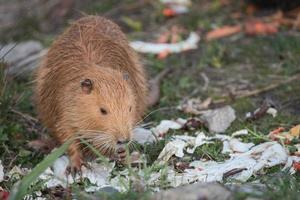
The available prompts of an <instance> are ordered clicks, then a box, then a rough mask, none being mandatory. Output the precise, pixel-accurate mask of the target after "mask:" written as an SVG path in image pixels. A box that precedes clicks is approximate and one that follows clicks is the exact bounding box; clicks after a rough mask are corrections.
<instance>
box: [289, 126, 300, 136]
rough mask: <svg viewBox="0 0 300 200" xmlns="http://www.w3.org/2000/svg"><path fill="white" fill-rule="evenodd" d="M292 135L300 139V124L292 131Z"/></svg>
mask: <svg viewBox="0 0 300 200" xmlns="http://www.w3.org/2000/svg"><path fill="white" fill-rule="evenodd" d="M290 134H291V135H292V136H294V137H299V135H300V124H299V125H297V126H294V127H293V128H291V129H290Z"/></svg>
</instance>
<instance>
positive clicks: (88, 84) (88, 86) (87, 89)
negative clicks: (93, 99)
mask: <svg viewBox="0 0 300 200" xmlns="http://www.w3.org/2000/svg"><path fill="white" fill-rule="evenodd" d="M80 84H81V89H82V91H83V92H84V93H85V94H90V93H91V91H92V89H93V83H92V81H91V79H84V80H83V81H81V82H80Z"/></svg>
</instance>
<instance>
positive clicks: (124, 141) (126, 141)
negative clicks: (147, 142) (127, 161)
mask: <svg viewBox="0 0 300 200" xmlns="http://www.w3.org/2000/svg"><path fill="white" fill-rule="evenodd" d="M128 142H129V140H128V139H119V140H118V141H117V144H118V145H122V144H127V143H128Z"/></svg>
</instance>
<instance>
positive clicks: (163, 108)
mask: <svg viewBox="0 0 300 200" xmlns="http://www.w3.org/2000/svg"><path fill="white" fill-rule="evenodd" d="M174 108H176V107H175V106H172V107H162V108H158V109H155V110H153V111H151V112H150V113H149V114H147V115H146V116H145V117H144V118H143V119H141V120H140V121H138V122H137V123H136V124H135V125H134V126H138V125H139V124H140V123H142V122H143V121H144V120H145V119H146V118H147V117H149V116H150V115H152V114H154V113H156V112H158V111H162V110H171V109H174Z"/></svg>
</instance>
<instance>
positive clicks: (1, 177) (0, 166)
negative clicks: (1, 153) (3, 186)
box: [0, 160, 4, 183]
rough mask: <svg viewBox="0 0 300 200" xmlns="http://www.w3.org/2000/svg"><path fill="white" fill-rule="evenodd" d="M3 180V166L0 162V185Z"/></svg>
mask: <svg viewBox="0 0 300 200" xmlns="http://www.w3.org/2000/svg"><path fill="white" fill-rule="evenodd" d="M3 178H4V172H3V165H2V161H1V160H0V183H1V182H2V181H3Z"/></svg>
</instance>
